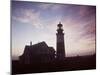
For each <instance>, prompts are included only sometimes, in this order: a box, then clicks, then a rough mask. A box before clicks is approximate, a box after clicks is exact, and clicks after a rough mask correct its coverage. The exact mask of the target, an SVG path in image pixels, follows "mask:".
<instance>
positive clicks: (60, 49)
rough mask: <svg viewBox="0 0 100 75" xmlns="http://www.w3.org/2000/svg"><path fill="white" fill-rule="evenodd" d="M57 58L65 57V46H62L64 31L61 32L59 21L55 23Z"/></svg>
mask: <svg viewBox="0 0 100 75" xmlns="http://www.w3.org/2000/svg"><path fill="white" fill-rule="evenodd" d="M57 27H58V29H57V33H56V35H57V48H56V49H57V59H58V60H63V59H64V57H65V46H64V33H63V28H62V27H63V25H62V24H61V22H59V24H58V25H57Z"/></svg>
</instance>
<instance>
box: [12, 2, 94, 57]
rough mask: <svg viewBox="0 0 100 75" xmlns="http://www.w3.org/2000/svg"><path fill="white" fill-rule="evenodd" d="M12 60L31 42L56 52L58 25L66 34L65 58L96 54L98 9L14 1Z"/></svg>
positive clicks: (83, 6) (85, 6)
mask: <svg viewBox="0 0 100 75" xmlns="http://www.w3.org/2000/svg"><path fill="white" fill-rule="evenodd" d="M11 17H12V22H11V23H12V25H11V26H12V56H13V57H14V56H20V55H21V54H22V53H23V51H24V47H25V45H29V44H30V41H32V42H33V44H36V43H38V42H41V41H45V42H46V44H47V45H48V46H52V47H53V48H54V49H55V50H56V33H57V31H56V30H57V24H58V23H59V22H60V21H61V23H62V24H63V30H64V34H65V35H64V40H65V51H66V56H67V57H70V56H77V55H79V56H83V55H92V54H94V53H96V50H95V49H96V48H95V45H96V41H95V40H96V6H87V5H74V4H55V3H45V2H26V1H12V6H11Z"/></svg>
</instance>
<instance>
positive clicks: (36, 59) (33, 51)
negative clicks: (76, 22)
mask: <svg viewBox="0 0 100 75" xmlns="http://www.w3.org/2000/svg"><path fill="white" fill-rule="evenodd" d="M54 58H55V50H54V49H53V47H48V46H47V44H46V43H45V42H40V43H38V44H34V45H32V42H30V45H27V46H25V49H24V53H23V55H22V56H20V63H23V64H33V63H45V62H52V61H53V60H54Z"/></svg>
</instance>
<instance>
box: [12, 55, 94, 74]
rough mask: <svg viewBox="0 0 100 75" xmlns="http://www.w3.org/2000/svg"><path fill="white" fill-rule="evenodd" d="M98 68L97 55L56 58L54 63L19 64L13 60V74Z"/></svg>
mask: <svg viewBox="0 0 100 75" xmlns="http://www.w3.org/2000/svg"><path fill="white" fill-rule="evenodd" d="M88 69H96V55H93V56H81V57H79V56H78V57H67V58H66V59H65V60H63V61H58V60H55V61H53V62H52V63H33V64H30V65H25V64H19V63H18V61H12V74H27V73H43V72H57V71H73V70H88Z"/></svg>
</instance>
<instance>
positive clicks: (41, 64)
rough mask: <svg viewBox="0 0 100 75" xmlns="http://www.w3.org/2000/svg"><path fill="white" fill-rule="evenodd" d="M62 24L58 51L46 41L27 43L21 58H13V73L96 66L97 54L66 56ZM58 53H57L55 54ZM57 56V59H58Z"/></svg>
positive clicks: (58, 36) (68, 69) (59, 26)
mask: <svg viewBox="0 0 100 75" xmlns="http://www.w3.org/2000/svg"><path fill="white" fill-rule="evenodd" d="M62 26H63V25H62V24H61V23H59V24H58V29H57V34H56V35H57V51H56V52H55V50H54V48H53V47H49V46H48V45H47V44H46V43H45V42H40V43H37V44H34V45H32V42H30V45H26V46H25V49H24V53H23V54H22V55H21V56H20V59H19V60H16V61H15V60H12V74H24V73H41V72H56V71H71V70H86V69H95V68H96V54H94V55H86V56H74V57H65V47H64V33H63V29H62ZM55 53H56V54H55ZM56 58H57V59H56Z"/></svg>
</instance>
